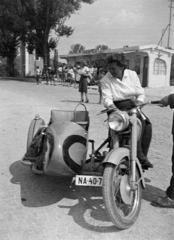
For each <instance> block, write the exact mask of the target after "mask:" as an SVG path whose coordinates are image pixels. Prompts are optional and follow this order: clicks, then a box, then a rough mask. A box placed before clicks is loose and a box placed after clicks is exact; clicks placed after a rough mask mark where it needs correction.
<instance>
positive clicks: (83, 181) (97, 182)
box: [75, 175, 103, 187]
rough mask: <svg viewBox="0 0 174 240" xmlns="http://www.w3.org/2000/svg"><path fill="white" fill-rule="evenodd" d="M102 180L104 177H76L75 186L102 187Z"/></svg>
mask: <svg viewBox="0 0 174 240" xmlns="http://www.w3.org/2000/svg"><path fill="white" fill-rule="evenodd" d="M102 180H103V177H101V176H84V175H76V180H75V185H78V186H95V187H101V186H102Z"/></svg>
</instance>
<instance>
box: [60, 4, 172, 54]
mask: <svg viewBox="0 0 174 240" xmlns="http://www.w3.org/2000/svg"><path fill="white" fill-rule="evenodd" d="M169 5H170V1H169V0H96V1H95V2H94V3H93V4H82V7H81V9H80V10H79V11H78V12H76V14H73V15H71V17H70V19H68V20H67V21H66V25H68V26H71V27H72V28H73V29H74V32H73V34H72V35H71V36H70V37H68V38H67V37H62V38H61V39H60V40H59V45H58V51H59V55H64V54H68V52H69V50H70V48H71V45H73V44H76V43H80V44H82V45H83V46H84V47H85V49H91V48H95V47H96V46H97V45H99V44H104V45H107V46H108V47H109V48H111V49H115V48H121V47H123V46H125V45H128V46H138V45H149V44H158V42H159V40H160V38H161V35H162V31H163V29H165V28H166V27H167V25H168V24H169V13H170V8H169ZM173 7H174V2H173ZM167 41H168V30H167V31H166V33H165V35H164V38H163V40H162V46H164V47H166V46H167ZM169 46H170V47H172V48H174V9H172V25H171V33H170V45H169Z"/></svg>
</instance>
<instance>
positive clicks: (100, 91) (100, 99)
mask: <svg viewBox="0 0 174 240" xmlns="http://www.w3.org/2000/svg"><path fill="white" fill-rule="evenodd" d="M104 75H105V71H104V70H103V68H100V69H99V74H98V92H99V102H98V103H99V104H101V103H102V89H101V80H102V78H103V77H104Z"/></svg>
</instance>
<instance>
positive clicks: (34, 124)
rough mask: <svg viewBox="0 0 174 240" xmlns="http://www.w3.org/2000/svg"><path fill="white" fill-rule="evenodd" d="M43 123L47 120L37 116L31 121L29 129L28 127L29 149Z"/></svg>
mask: <svg viewBox="0 0 174 240" xmlns="http://www.w3.org/2000/svg"><path fill="white" fill-rule="evenodd" d="M43 125H45V122H44V120H43V119H42V118H38V117H37V118H35V119H33V120H32V121H31V123H30V126H29V129H28V136H27V150H28V148H29V146H30V144H31V142H32V140H33V138H34V135H35V134H36V132H37V131H38V129H39V128H40V127H41V126H43Z"/></svg>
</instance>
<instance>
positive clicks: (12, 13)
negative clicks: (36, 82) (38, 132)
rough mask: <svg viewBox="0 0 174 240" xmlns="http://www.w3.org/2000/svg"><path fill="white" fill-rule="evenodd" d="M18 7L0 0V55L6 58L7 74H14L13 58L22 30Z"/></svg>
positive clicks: (7, 1)
mask: <svg viewBox="0 0 174 240" xmlns="http://www.w3.org/2000/svg"><path fill="white" fill-rule="evenodd" d="M18 7H19V6H18ZM18 7H17V5H15V4H14V2H13V1H9V0H0V55H1V56H2V57H6V58H7V67H6V70H7V74H8V75H9V76H14V75H15V69H14V65H15V64H14V60H15V58H16V56H17V53H18V47H19V44H20V35H21V31H22V28H21V24H20V22H21V21H19V15H20V11H19V8H18ZM17 13H18V14H17Z"/></svg>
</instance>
